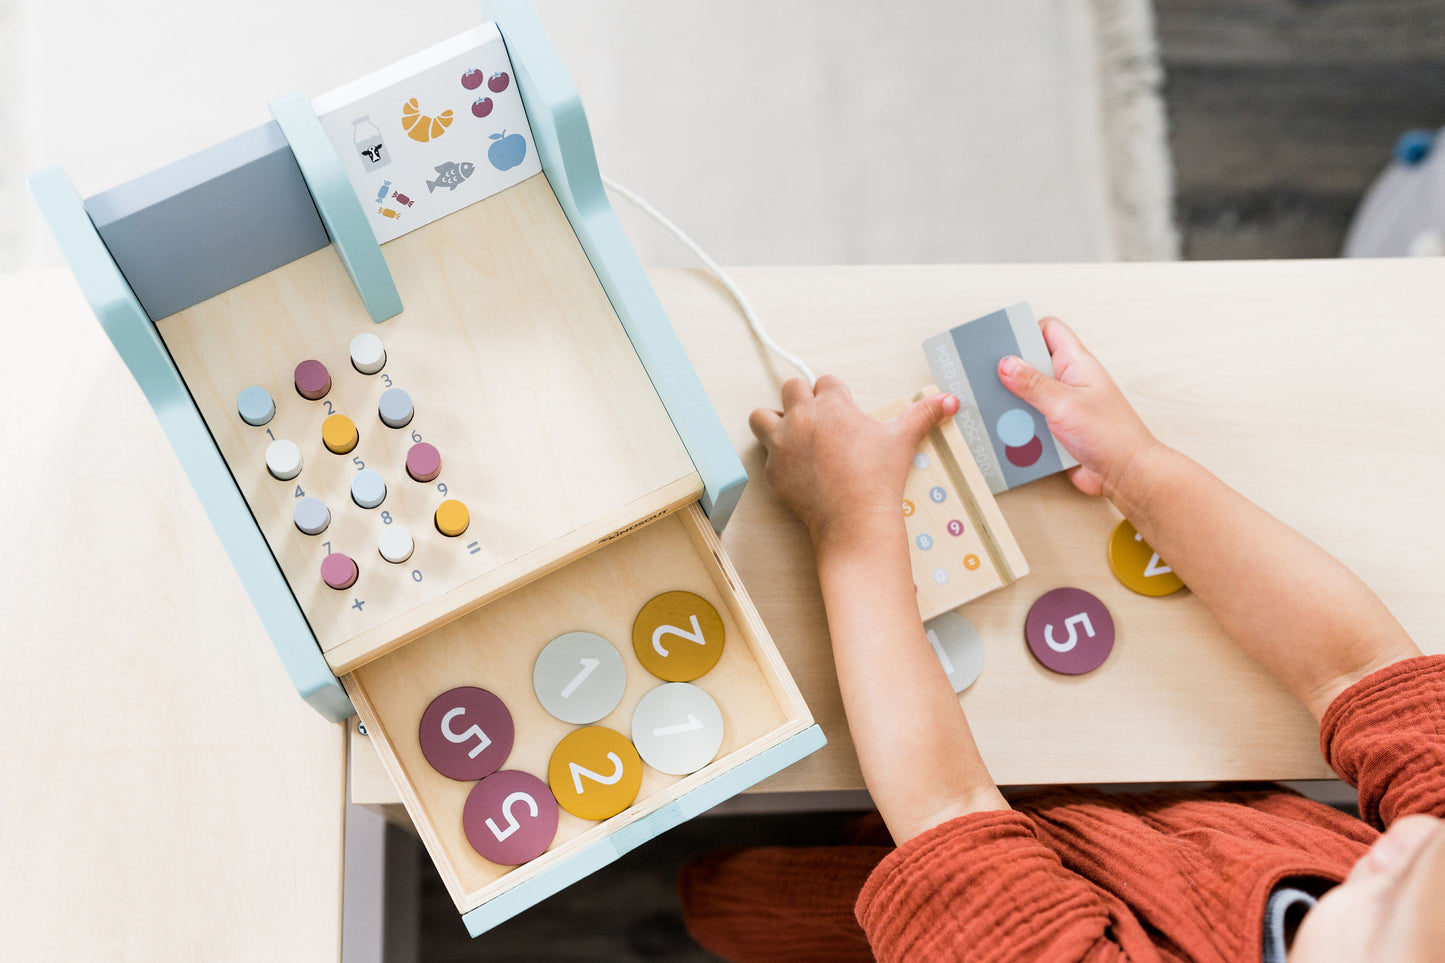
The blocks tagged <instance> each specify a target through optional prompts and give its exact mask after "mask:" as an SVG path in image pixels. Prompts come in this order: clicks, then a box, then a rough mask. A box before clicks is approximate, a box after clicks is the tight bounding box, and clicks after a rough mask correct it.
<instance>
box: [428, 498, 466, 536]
mask: <svg viewBox="0 0 1445 963" xmlns="http://www.w3.org/2000/svg"><path fill="white" fill-rule="evenodd" d="M471 521H472V516H471V514H470V513H469V512H468V511H467V506H465V505H463V504H462V503H461V502H459V501H457V500H456V499H455V498H448V499H447V500H446V501H444V502H442V503H441V504H440V505H438V506H437V513H436V523H437V531H439V532H441V533H442V534H443V535H445V536H447V537H448V538H456V537H457V536H458V535H460V534H461V533H462V532H465V531H466V530H467V526H468V525H469V524H471Z"/></svg>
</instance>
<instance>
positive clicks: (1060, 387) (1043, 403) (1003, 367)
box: [998, 355, 1067, 418]
mask: <svg viewBox="0 0 1445 963" xmlns="http://www.w3.org/2000/svg"><path fill="white" fill-rule="evenodd" d="M998 380H1000V381H1002V382H1003V386H1004V387H1005V388H1007V389H1008V390H1009V391H1012V392H1013V393H1014V394H1016V395H1018V396H1019V397H1020V398H1022V399H1023V400H1024V401H1027V402H1028V403H1029V404H1031V405H1033V406H1034V407H1035V408H1037V409H1038V410H1039V413H1040V414H1042V415H1043V416H1044V417H1045V418H1049V417H1050V416H1051V415H1052V413H1053V411H1054V407H1055V406H1056V405H1057V404H1058V403H1059V402H1061V401H1062V400H1063V397H1064V393H1065V391H1066V390H1067V389H1066V388H1065V386H1064V384H1063V382H1061V381H1057V380H1055V379H1053V378H1050V377H1049V376H1048V375H1046V374H1044V373H1043V372H1042V371H1040V370H1039V369H1038V368H1035V367H1034V366H1033V365H1031V364H1029V363H1028V362H1027V361H1025V360H1024V359H1022V358H1019V357H1015V356H1014V355H1006V356H1005V357H1003V358H1002V359H1000V360H999V363H998Z"/></svg>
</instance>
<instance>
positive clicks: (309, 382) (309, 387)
mask: <svg viewBox="0 0 1445 963" xmlns="http://www.w3.org/2000/svg"><path fill="white" fill-rule="evenodd" d="M295 382H296V393H297V394H299V395H300V396H301V397H303V398H305V399H306V400H308V401H320V400H321V399H322V398H325V397H326V392H328V391H330V390H331V372H329V371H327V370H326V365H324V364H322V363H321V362H320V361H316V360H311V361H303V362H301V363H300V364H298V365H297V366H296V372H295Z"/></svg>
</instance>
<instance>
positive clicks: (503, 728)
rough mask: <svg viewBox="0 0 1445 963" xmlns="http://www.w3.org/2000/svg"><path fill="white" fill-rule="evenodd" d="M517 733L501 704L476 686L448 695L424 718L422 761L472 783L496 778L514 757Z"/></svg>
mask: <svg viewBox="0 0 1445 963" xmlns="http://www.w3.org/2000/svg"><path fill="white" fill-rule="evenodd" d="M515 735H516V730H515V729H514V728H513V726H512V714H511V713H510V712H508V711H507V707H506V705H505V704H504V703H503V702H502V700H501V699H498V698H497V697H496V696H495V695H493V694H492V693H490V692H488V691H487V690H486V689H478V688H476V687H475V686H459V687H457V688H455V689H448V690H447V691H446V692H443V693H442V694H441V695H439V696H437V697H436V698H435V699H433V700H432V701H431V705H429V706H427V707H426V712H424V713H422V716H421V729H420V731H419V733H418V738H419V739H420V741H421V751H422V755H424V756H426V761H427V762H429V763H431V764H432V768H434V769H435V770H436V771H437V772H439V773H441V774H442V775H443V776H446V777H447V778H449V779H456V780H459V781H466V780H470V779H481V778H482V777H483V776H490V775H491V774H492V773H494V772H496V771H497V770H498V769H500V768H502V763H504V762H506V761H507V756H509V755H511V752H512V739H513V738H514V737H515Z"/></svg>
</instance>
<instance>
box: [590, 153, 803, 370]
mask: <svg viewBox="0 0 1445 963" xmlns="http://www.w3.org/2000/svg"><path fill="white" fill-rule="evenodd" d="M602 183H603V184H604V185H605V186H606V187H607V189H608V190H609V191H612V192H613V193H614V194H617V195H618V196H620V197H621V198H622V199H623V200H625V201H627V202H628V203H629V204H631V205H632V206H633V207H636V208H637V209H638V210H640V211H642V213H644V214H646V215H647V216H648V217H650V218H652V219H653V220H654V221H656V222H657V223H659V224H661V225H662V226H663V227H665V228H667V230H668V231H669V232H670V233H671V234H672V236H673V237H675V238H677V239H678V240H679V241H681V242H682V243H683V244H684V245H685V246H686V247H687V249H688V250H690V251H691V252H692V253H693V254H694V255H696V256H697V259H698V260H699V261H701V262H702V263H703V267H705V268H707V269H708V271H709V272H711V273H712V276H713V277H715V278H717V279H718V282H719V283H721V284H722V286H723V287H724V288H726V289H727V292H728V293H729V294H731V295H732V296H733V300H735V301H737V303H738V307H739V308H741V309H742V312H743V319H744V320H746V321H747V323H748V327H750V328H752V329H753V334H755V335H757V336H758V340H759V341H761V342H762V343H763V344H764V345H765V346H766V347H767V349H768V350H769V351H771V352H773V354H775V355H777V356H778V357H780V358H782V359H783V360H784V361H786V362H788V364H790V365H792V366H793V367H794V368H797V369H798V371H799V373H801V374H802V376H803V377H804V378H805V379H806V380H807V382H808V384H809V385H810V386H811V385H812V384H813V383H814V382H815V381H817V380H818V379H817V378H815V377H813V372H812V370H811V369H810V368H809V367H808V366H807V365H806V364H804V363H803V361H802V359H801V358H799V357H798V356H797V355H795V354H793V353H792V352H790V351H787V350H786V349H784V348H783V346H782V345H780V344H778V343H777V342H776V341H774V340H773V339H772V338H771V337H770V336H769V335H768V332H767V331H765V330H764V329H763V323H762V322H761V321H759V320H758V317H757V315H756V314H754V313H753V306H752V305H751V304H749V303H748V299H747V298H745V297H743V292H742V291H740V290H738V286H737V285H736V284H734V283H733V280H732V278H730V277H728V276H727V275H726V274H724V273H723V269H722V268H720V267H718V266H717V263H716V262H715V261H713V259H712V258H710V257H708V256H707V252H706V251H704V250H703V249H702V248H700V247H698V245H697V242H696V241H694V240H693V239H692V238H690V237H688V236H687V235H686V234H684V233H683V230H682V228H680V227H678V226H677V225H676V224H674V223H672V222H671V221H669V220H668V219H667V218H666V217H664V216H663V214H662V212H661V211H659V210H658V209H657V208H655V207H653V206H652V205H651V204H649V203H647V201H645V200H643V199H642V198H641V197H639V196H638V195H636V194H634V193H633V192H632V191H630V190H628V189H627V188H625V187H623V186H622V185H621V184H619V183H617V182H616V181H614V180H612V179H611V178H609V177H607V176H606V175H605V174H604V175H603V176H602Z"/></svg>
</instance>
